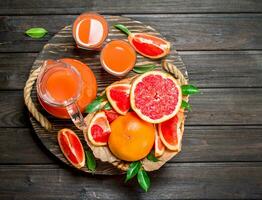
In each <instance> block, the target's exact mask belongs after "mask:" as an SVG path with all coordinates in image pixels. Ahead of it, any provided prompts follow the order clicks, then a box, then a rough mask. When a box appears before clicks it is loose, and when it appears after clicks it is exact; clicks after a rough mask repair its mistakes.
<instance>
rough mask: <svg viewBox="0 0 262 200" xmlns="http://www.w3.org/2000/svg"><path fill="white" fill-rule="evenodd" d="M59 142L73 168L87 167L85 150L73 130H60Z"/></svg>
mask: <svg viewBox="0 0 262 200" xmlns="http://www.w3.org/2000/svg"><path fill="white" fill-rule="evenodd" d="M57 140H58V143H59V146H60V148H61V150H62V152H63V154H64V156H65V157H66V159H67V160H68V161H69V162H70V163H71V164H72V165H73V166H75V167H76V168H81V167H83V166H84V165H85V154H84V148H83V146H82V143H81V142H80V140H79V138H78V137H77V135H76V134H75V133H74V132H73V131H72V130H70V129H66V128H64V129H62V130H60V131H59V132H58V135H57Z"/></svg>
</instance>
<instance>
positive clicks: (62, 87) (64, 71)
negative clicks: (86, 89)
mask: <svg viewBox="0 0 262 200" xmlns="http://www.w3.org/2000/svg"><path fill="white" fill-rule="evenodd" d="M47 63H48V61H45V63H44V65H43V66H42V69H41V71H40V74H39V75H38V78H37V83H36V88H37V95H38V98H39V101H40V103H41V104H42V106H43V107H44V105H48V106H50V107H60V108H66V110H67V112H68V114H69V116H70V117H71V119H72V121H73V122H74V124H75V125H76V127H77V128H79V129H83V128H84V126H85V123H84V119H83V116H82V114H81V112H80V110H79V107H78V105H77V103H76V102H77V100H78V98H79V96H80V94H81V89H82V78H81V76H80V74H79V72H78V71H77V70H76V68H74V67H73V66H72V65H69V64H68V63H65V62H62V61H52V62H49V64H47ZM44 108H45V107H44Z"/></svg>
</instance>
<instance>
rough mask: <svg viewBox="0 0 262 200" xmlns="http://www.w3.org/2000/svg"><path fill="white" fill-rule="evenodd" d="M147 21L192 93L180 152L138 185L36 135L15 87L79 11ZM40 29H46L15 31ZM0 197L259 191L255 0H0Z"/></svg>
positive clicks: (259, 34) (216, 195) (256, 194)
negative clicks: (39, 33)
mask: <svg viewBox="0 0 262 200" xmlns="http://www.w3.org/2000/svg"><path fill="white" fill-rule="evenodd" d="M86 10H87V11H98V12H100V13H102V14H110V15H123V16H127V17H131V18H134V19H137V20H139V21H142V22H144V23H145V24H148V25H151V26H152V27H154V28H156V29H157V30H158V31H159V32H161V33H162V34H163V35H164V36H165V37H166V38H167V39H169V40H170V41H173V40H174V37H175V38H176V40H175V42H174V45H175V46H176V49H177V50H178V53H179V55H180V56H181V57H182V59H183V60H184V62H185V64H186V65H187V69H188V73H189V77H190V80H191V83H192V84H195V85H197V86H199V87H200V88H201V95H196V96H192V98H191V104H192V106H193V112H191V113H190V114H189V116H188V120H187V124H186V130H185V136H184V142H183V151H182V152H181V153H180V155H179V156H177V157H176V158H175V159H173V160H172V161H171V162H170V163H168V164H167V165H166V166H165V167H164V168H163V169H161V170H160V171H158V172H154V173H152V174H150V176H151V181H152V187H151V189H150V191H149V192H148V193H144V192H142V190H140V189H139V187H138V186H137V184H136V181H135V180H134V181H131V182H130V183H128V184H123V180H124V178H123V177H122V176H92V175H84V174H81V173H79V172H77V171H75V170H72V169H71V168H69V167H67V166H65V165H63V164H62V163H61V162H60V161H58V160H57V159H56V158H54V157H53V156H52V155H51V154H50V153H49V152H48V151H47V150H46V149H45V148H44V147H43V146H42V145H41V143H40V142H39V140H38V138H37V137H36V136H35V134H34V133H33V131H32V128H31V126H30V123H29V120H28V113H27V111H26V109H25V106H24V103H23V96H22V89H23V87H24V84H25V81H26V79H27V76H28V73H29V70H30V68H31V66H32V63H33V61H34V59H35V58H36V56H37V54H38V52H39V51H40V50H41V49H42V47H43V45H44V44H45V43H46V42H47V41H48V40H49V39H50V38H51V37H52V36H53V35H54V34H55V33H56V32H57V31H58V30H60V29H61V28H62V27H64V26H65V25H68V24H70V23H72V22H73V20H74V19H75V18H76V16H77V15H78V14H80V13H81V12H83V11H86ZM33 26H39V27H44V28H46V29H47V30H48V31H49V33H48V35H47V37H45V38H43V39H40V40H34V39H31V38H28V37H26V36H25V35H24V31H25V30H26V29H28V28H30V27H33ZM0 142H1V145H0V199H47V198H50V199H96V198H97V199H193V198H195V199H203V198H205V199H232V198H234V199H261V198H262V1H260V0H220V1H216V0H161V1H160V0H152V1H146V0H143V1H141V0H140V1H136V0H132V1H129V0H122V1H117V0H107V1H102V0H95V1H88V0H63V1H57V0H38V1H33V0H26V1H25V0H5V1H0Z"/></svg>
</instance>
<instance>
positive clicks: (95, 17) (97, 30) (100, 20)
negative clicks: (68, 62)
mask: <svg viewBox="0 0 262 200" xmlns="http://www.w3.org/2000/svg"><path fill="white" fill-rule="evenodd" d="M107 35H108V24H107V21H106V20H105V18H104V17H103V16H101V15H99V14H97V13H92V12H90V13H83V14H81V15H79V16H78V17H77V19H76V20H75V21H74V24H73V37H74V39H75V42H76V44H77V46H78V47H79V48H83V49H88V50H99V49H100V47H101V46H102V44H103V42H104V41H105V39H106V37H107Z"/></svg>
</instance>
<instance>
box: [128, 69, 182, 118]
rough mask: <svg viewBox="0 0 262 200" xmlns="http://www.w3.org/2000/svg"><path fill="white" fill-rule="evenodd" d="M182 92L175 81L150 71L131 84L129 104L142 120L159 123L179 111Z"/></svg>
mask: <svg viewBox="0 0 262 200" xmlns="http://www.w3.org/2000/svg"><path fill="white" fill-rule="evenodd" d="M181 102H182V92H181V89H180V86H179V84H178V83H177V81H176V79H175V78H174V77H173V76H171V75H170V74H167V73H165V72H161V71H150V72H146V73H144V74H142V75H140V76H138V77H137V78H136V79H135V80H134V81H133V83H132V86H131V91H130V103H131V107H132V109H133V110H134V111H135V112H136V113H137V115H138V116H139V117H140V118H142V119H143V120H145V121H147V122H150V123H161V122H164V121H167V120H168V119H170V118H172V117H174V116H175V115H176V114H177V112H178V111H179V109H180V106H181Z"/></svg>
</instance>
